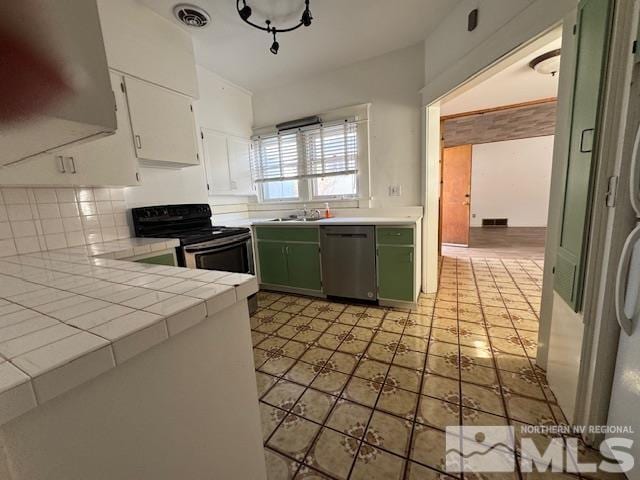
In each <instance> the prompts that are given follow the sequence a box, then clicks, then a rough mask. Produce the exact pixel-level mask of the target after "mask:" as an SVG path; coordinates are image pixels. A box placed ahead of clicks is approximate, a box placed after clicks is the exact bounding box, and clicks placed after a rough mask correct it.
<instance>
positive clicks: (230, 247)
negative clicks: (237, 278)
mask: <svg viewBox="0 0 640 480" xmlns="http://www.w3.org/2000/svg"><path fill="white" fill-rule="evenodd" d="M184 259H185V266H187V267H188V268H201V269H205V270H222V271H225V272H237V273H251V274H253V273H254V266H253V250H252V247H251V234H246V235H236V236H233V237H225V238H221V239H219V240H214V241H211V242H206V243H199V244H196V245H189V246H186V247H184Z"/></svg>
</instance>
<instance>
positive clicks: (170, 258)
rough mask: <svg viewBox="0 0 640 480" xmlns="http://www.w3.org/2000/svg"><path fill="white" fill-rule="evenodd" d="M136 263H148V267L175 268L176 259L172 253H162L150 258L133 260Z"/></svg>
mask: <svg viewBox="0 0 640 480" xmlns="http://www.w3.org/2000/svg"><path fill="white" fill-rule="evenodd" d="M134 261H135V262H137V263H148V264H150V265H170V266H172V267H175V266H176V257H175V255H174V254H173V253H163V254H161V255H154V256H152V257H146V258H141V259H139V260H134Z"/></svg>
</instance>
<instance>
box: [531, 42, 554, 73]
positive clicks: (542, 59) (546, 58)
mask: <svg viewBox="0 0 640 480" xmlns="http://www.w3.org/2000/svg"><path fill="white" fill-rule="evenodd" d="M529 67H531V68H532V69H533V70H535V71H536V72H538V73H540V74H542V75H551V76H552V77H554V76H555V75H556V73H558V70H560V49H559V48H558V49H556V50H551V51H549V52H546V53H543V54H542V55H540V56H538V57H536V58H534V59H533V60H531V62H529Z"/></svg>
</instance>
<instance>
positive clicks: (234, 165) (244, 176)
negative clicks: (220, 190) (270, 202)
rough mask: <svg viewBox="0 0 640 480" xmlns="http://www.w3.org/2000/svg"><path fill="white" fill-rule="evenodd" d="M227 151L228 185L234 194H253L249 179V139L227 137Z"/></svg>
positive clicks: (251, 183)
mask: <svg viewBox="0 0 640 480" xmlns="http://www.w3.org/2000/svg"><path fill="white" fill-rule="evenodd" d="M227 149H228V152H229V179H230V182H229V186H230V188H231V192H232V193H233V194H235V195H253V194H255V193H256V192H255V190H254V189H253V182H252V181H251V163H250V162H251V141H249V140H248V139H244V138H237V137H232V136H229V137H227Z"/></svg>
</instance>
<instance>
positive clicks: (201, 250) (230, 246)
mask: <svg viewBox="0 0 640 480" xmlns="http://www.w3.org/2000/svg"><path fill="white" fill-rule="evenodd" d="M245 243H247V242H246V240H245V241H242V242H234V243H227V244H225V245H218V246H215V247H200V248H198V247H195V248H189V247H184V252H185V253H188V254H190V255H206V254H207V253H218V252H225V251H227V250H233V249H235V248H238V246H239V245H242V244H245Z"/></svg>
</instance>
